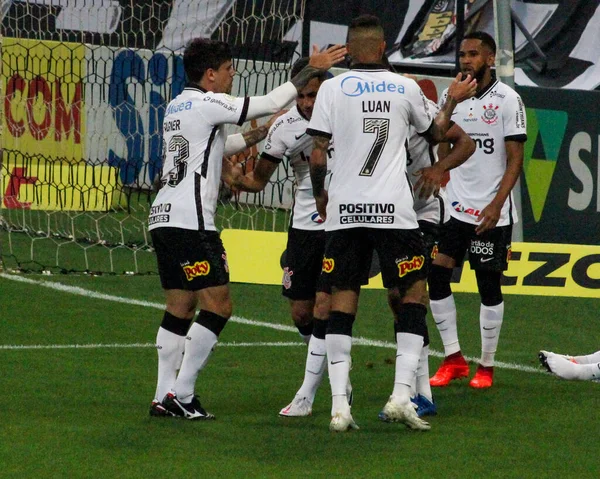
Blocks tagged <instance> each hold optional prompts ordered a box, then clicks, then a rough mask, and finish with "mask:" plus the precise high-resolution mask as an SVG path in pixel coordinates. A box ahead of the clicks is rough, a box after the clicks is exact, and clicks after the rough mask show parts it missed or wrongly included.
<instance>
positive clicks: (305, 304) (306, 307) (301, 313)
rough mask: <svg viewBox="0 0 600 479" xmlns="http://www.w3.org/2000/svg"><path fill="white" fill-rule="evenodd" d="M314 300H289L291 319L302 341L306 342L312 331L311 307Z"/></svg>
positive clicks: (312, 307)
mask: <svg viewBox="0 0 600 479" xmlns="http://www.w3.org/2000/svg"><path fill="white" fill-rule="evenodd" d="M314 307H315V300H314V299H308V300H290V311H291V313H292V321H294V325H295V326H296V328H298V332H299V333H300V337H301V338H302V341H304V342H305V343H306V344H308V342H309V341H310V336H311V335H312V331H313V323H314V318H313V309H314Z"/></svg>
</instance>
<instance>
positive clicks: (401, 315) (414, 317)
mask: <svg viewBox="0 0 600 479" xmlns="http://www.w3.org/2000/svg"><path fill="white" fill-rule="evenodd" d="M394 313H395V314H396V318H397V321H396V322H395V323H394V330H395V332H396V333H410V334H416V335H418V336H422V337H423V341H424V344H429V334H428V331H427V321H426V318H425V317H426V315H427V308H426V307H425V306H424V305H422V304H420V303H402V304H401V305H400V306H399V307H398V309H397V310H395V311H394Z"/></svg>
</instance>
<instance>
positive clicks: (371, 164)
mask: <svg viewBox="0 0 600 479" xmlns="http://www.w3.org/2000/svg"><path fill="white" fill-rule="evenodd" d="M389 132H390V120H389V119H388V118H365V119H363V133H375V142H374V143H373V146H372V147H371V151H370V152H369V156H367V161H365V164H364V165H363V167H362V169H361V170H360V174H359V176H373V171H375V167H376V166H377V162H378V161H379V157H380V156H381V152H382V151H383V148H384V147H385V144H386V142H387V139H388V135H389Z"/></svg>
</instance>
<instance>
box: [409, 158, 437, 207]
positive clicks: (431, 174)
mask: <svg viewBox="0 0 600 479" xmlns="http://www.w3.org/2000/svg"><path fill="white" fill-rule="evenodd" d="M413 175H414V176H418V177H419V179H418V180H417V182H416V183H415V185H414V186H413V191H414V192H415V193H416V192H417V191H418V190H421V191H419V198H421V199H424V198H429V197H430V196H431V195H433V194H436V193H437V192H438V191H440V187H441V185H442V181H443V180H444V169H443V168H440V167H438V166H437V164H436V165H433V166H428V167H426V168H421V169H420V170H418V171H415V172H414V173H413Z"/></svg>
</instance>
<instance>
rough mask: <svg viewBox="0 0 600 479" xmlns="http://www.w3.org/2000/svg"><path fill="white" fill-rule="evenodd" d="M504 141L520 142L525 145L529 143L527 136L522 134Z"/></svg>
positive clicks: (506, 138)
mask: <svg viewBox="0 0 600 479" xmlns="http://www.w3.org/2000/svg"><path fill="white" fill-rule="evenodd" d="M504 141H518V142H519V143H525V142H526V141H527V135H526V134H524V133H522V134H520V135H510V136H505V137H504Z"/></svg>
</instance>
